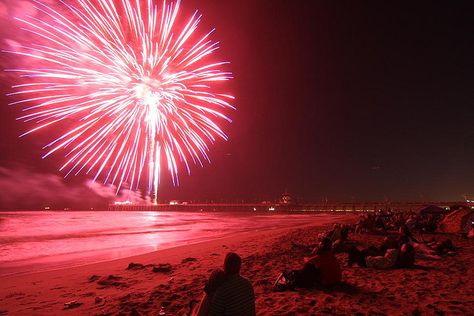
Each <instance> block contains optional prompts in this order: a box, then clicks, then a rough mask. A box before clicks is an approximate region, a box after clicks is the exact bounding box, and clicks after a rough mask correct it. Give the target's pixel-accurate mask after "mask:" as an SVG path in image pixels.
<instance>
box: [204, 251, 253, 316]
mask: <svg viewBox="0 0 474 316" xmlns="http://www.w3.org/2000/svg"><path fill="white" fill-rule="evenodd" d="M241 267H242V259H241V258H240V256H239V255H238V254H236V253H234V252H230V253H228V254H227V255H226V257H225V260H224V274H225V276H224V277H225V279H224V282H223V283H222V284H221V285H220V286H219V287H218V288H217V290H216V292H215V294H214V296H213V298H212V300H211V304H210V308H209V315H211V316H221V315H226V316H254V315H255V295H254V291H253V287H252V284H251V283H250V281H249V280H247V279H246V278H244V277H242V276H241V275H240V269H241Z"/></svg>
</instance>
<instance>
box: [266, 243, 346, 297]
mask: <svg viewBox="0 0 474 316" xmlns="http://www.w3.org/2000/svg"><path fill="white" fill-rule="evenodd" d="M304 261H305V263H304V265H303V268H302V269H299V270H289V271H284V272H282V273H281V274H280V275H279V276H278V278H277V280H276V281H275V283H274V290H276V291H284V290H287V289H293V288H295V287H299V288H311V287H314V286H316V285H322V286H331V285H334V284H337V283H340V282H341V276H342V273H341V267H340V264H339V261H338V260H337V258H336V257H335V256H334V253H333V252H332V250H331V240H330V239H329V238H324V239H323V240H322V241H321V242H320V243H319V246H318V247H317V248H316V249H315V250H314V252H313V254H312V256H311V257H310V258H304Z"/></svg>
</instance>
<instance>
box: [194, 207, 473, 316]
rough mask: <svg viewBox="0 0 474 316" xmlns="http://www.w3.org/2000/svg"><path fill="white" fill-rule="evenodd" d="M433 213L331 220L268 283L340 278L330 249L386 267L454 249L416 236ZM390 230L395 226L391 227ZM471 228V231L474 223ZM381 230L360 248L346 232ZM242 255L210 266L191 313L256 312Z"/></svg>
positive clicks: (362, 263)
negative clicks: (376, 240) (296, 261)
mask: <svg viewBox="0 0 474 316" xmlns="http://www.w3.org/2000/svg"><path fill="white" fill-rule="evenodd" d="M438 220H439V219H436V218H435V217H431V216H428V217H420V216H417V215H413V214H402V213H391V212H386V213H381V212H380V213H375V214H367V215H362V216H361V219H360V220H359V221H358V222H357V224H355V225H346V224H344V225H340V224H334V226H333V227H332V229H330V230H328V231H326V232H323V233H321V234H319V235H318V236H317V240H318V243H317V244H315V245H309V246H306V245H298V244H296V243H293V247H295V248H299V249H303V250H304V251H307V252H308V253H310V255H309V256H308V257H304V258H303V261H304V264H303V266H302V267H301V268H300V269H289V270H285V271H283V272H282V273H281V274H280V275H279V276H278V278H277V280H276V281H275V283H274V284H273V289H274V290H275V291H285V290H293V289H295V288H313V287H323V288H324V287H331V286H334V285H337V284H339V283H341V279H342V268H341V265H340V262H339V260H338V259H337V258H336V256H335V253H338V252H345V253H347V258H348V260H347V262H348V266H349V267H352V266H353V265H354V264H357V265H358V266H359V267H367V268H375V269H390V268H411V267H413V266H414V265H415V261H416V259H417V258H423V259H432V260H439V259H441V258H442V256H445V255H454V254H455V253H456V248H455V247H454V245H453V243H452V241H451V240H450V239H446V240H443V241H436V240H424V241H420V240H418V239H417V238H415V234H414V231H415V230H417V231H419V232H430V231H432V230H433V228H435V227H437V225H438ZM394 230H396V231H395V232H394ZM471 231H472V232H473V235H474V224H473V225H472V228H471ZM350 232H354V233H362V232H368V233H378V234H380V233H382V234H384V235H385V238H384V240H383V242H382V243H381V244H380V245H372V246H369V247H367V248H363V249H360V248H358V247H357V244H356V242H355V241H353V240H350V239H349V233H350ZM241 264H242V260H241V258H240V256H239V255H237V254H236V253H228V254H227V256H226V258H225V261H224V269H223V270H220V269H218V270H214V271H213V272H212V273H211V276H210V277H209V280H208V281H207V282H206V285H205V288H204V292H205V293H204V295H203V297H202V299H201V301H200V302H197V301H196V302H197V304H196V305H195V306H194V307H193V308H192V309H191V313H190V315H193V316H205V315H242V316H246V315H255V295H254V291H253V287H252V284H251V283H250V281H249V280H247V279H246V278H244V277H242V276H241V275H240V269H241Z"/></svg>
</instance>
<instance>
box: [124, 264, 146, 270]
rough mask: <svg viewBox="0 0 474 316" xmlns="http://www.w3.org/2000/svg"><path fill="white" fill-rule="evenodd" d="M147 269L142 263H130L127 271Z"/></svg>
mask: <svg viewBox="0 0 474 316" xmlns="http://www.w3.org/2000/svg"><path fill="white" fill-rule="evenodd" d="M142 269H145V266H144V265H143V264H141V263H134V262H130V263H129V264H128V267H127V270H142Z"/></svg>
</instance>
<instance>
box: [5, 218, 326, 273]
mask: <svg viewBox="0 0 474 316" xmlns="http://www.w3.org/2000/svg"><path fill="white" fill-rule="evenodd" d="M318 217H320V215H299V214H272V215H266V214H249V213H235V214H228V213H225V214H224V213H178V212H160V213H158V212H0V275H1V274H7V273H12V272H15V273H16V272H24V271H31V270H35V269H37V268H38V267H42V268H45V267H46V268H54V267H61V266H64V265H65V264H66V263H69V264H70V263H71V262H73V263H74V264H75V265H81V264H85V263H90V262H97V261H103V260H110V259H116V258H123V257H126V256H130V255H136V254H141V253H146V252H150V251H154V250H157V249H163V248H168V247H173V246H177V245H183V244H186V243H193V242H199V241H203V240H207V239H212V238H216V237H221V236H226V235H229V234H236V233H239V232H244V231H250V230H263V229H274V228H280V227H289V226H294V225H298V224H303V223H308V222H311V221H315V220H318Z"/></svg>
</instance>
